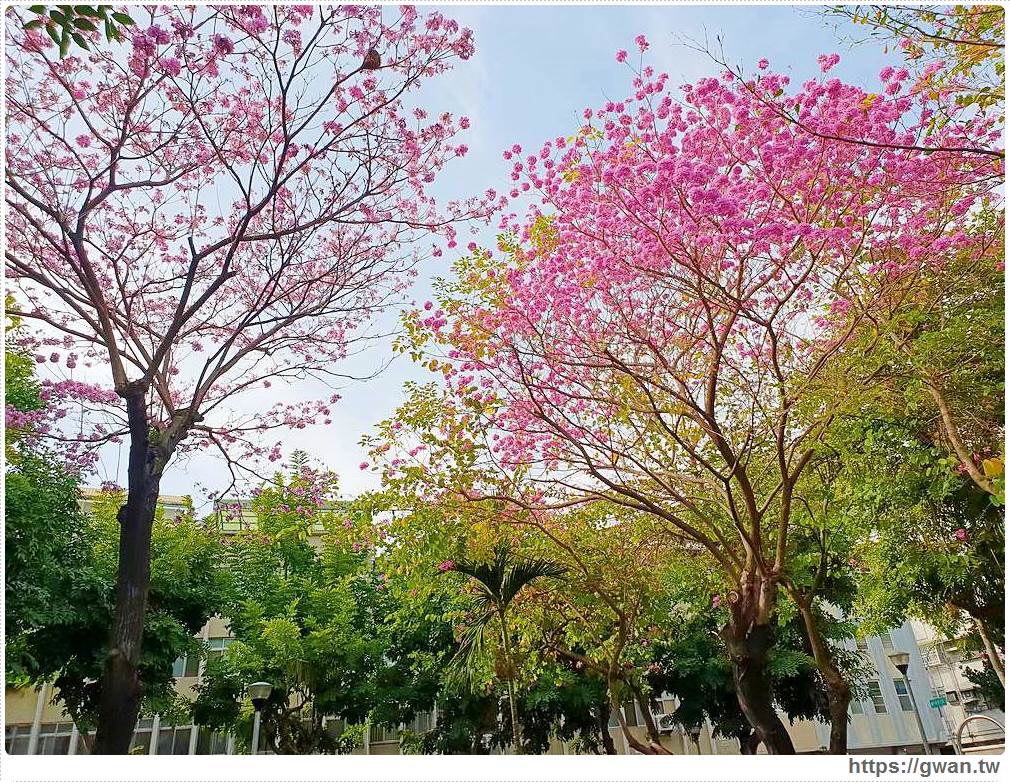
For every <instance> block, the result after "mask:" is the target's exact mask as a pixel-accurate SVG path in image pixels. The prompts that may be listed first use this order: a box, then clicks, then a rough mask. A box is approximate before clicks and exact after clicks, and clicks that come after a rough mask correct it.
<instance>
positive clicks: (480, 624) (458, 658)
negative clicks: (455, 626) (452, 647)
mask: <svg viewBox="0 0 1010 782" xmlns="http://www.w3.org/2000/svg"><path fill="white" fill-rule="evenodd" d="M496 618H497V617H496V616H495V613H494V610H493V609H491V610H487V611H485V612H484V613H483V614H481V615H480V616H478V617H477V618H476V619H474V620H473V621H471V622H470V623H468V624H467V625H466V627H465V628H464V629H463V634H462V636H461V638H460V645H459V648H458V649H457V650H456V653H455V654H454V655H453V656H452V658H451V659H450V660H449V665H448V674H447V676H446V682H447V683H448V684H449V685H450V686H454V687H462V688H463V689H466V690H471V691H472V690H474V683H475V682H476V680H477V678H478V676H479V675H480V673H481V669H482V665H483V663H484V662H485V661H486V660H487V659H488V657H487V648H488V633H489V632H494V627H493V625H494V622H495V620H496Z"/></svg>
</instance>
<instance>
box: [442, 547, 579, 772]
mask: <svg viewBox="0 0 1010 782" xmlns="http://www.w3.org/2000/svg"><path fill="white" fill-rule="evenodd" d="M450 569H451V570H454V571H456V572H457V573H462V574H463V575H465V576H469V577H470V578H471V579H473V582H474V583H475V584H476V585H477V589H476V591H475V592H474V595H473V603H474V616H473V618H472V619H471V620H470V621H469V622H468V624H467V628H466V631H465V634H464V637H463V644H462V646H461V648H460V651H459V652H458V654H457V656H456V657H455V658H454V662H455V663H456V664H457V665H458V666H459V668H460V669H461V670H462V671H464V675H466V676H470V675H472V671H473V668H474V666H475V665H476V664H477V661H478V660H479V659H480V658H482V657H484V656H485V654H486V653H487V650H488V646H489V644H488V634H489V632H491V631H492V628H494V630H496V631H497V636H498V640H500V641H501V654H502V665H501V672H502V678H504V679H505V682H506V686H507V688H508V697H509V712H510V714H511V717H512V735H513V741H514V744H515V748H516V751H517V752H523V751H524V750H525V745H524V742H523V736H522V727H521V725H520V722H519V711H518V703H517V694H516V676H517V669H516V658H515V655H514V653H513V647H512V644H513V641H512V630H511V628H510V626H509V608H510V606H511V605H512V602H513V600H515V598H516V597H517V596H518V595H519V593H520V591H522V589H523V588H524V587H526V586H528V585H530V584H531V583H533V582H534V581H536V580H537V579H540V578H557V577H560V576H561V575H563V574H564V572H565V571H564V568H562V567H561V566H559V565H558V564H557V563H555V562H550V561H548V560H544V559H526V558H523V557H521V556H517V555H516V554H515V552H513V551H512V550H511V549H509V548H508V547H507V546H504V545H501V546H499V547H498V548H497V549H496V551H495V552H494V556H493V558H492V559H491V560H490V561H488V562H480V561H466V560H462V561H458V562H454V563H452V564H451V566H450Z"/></svg>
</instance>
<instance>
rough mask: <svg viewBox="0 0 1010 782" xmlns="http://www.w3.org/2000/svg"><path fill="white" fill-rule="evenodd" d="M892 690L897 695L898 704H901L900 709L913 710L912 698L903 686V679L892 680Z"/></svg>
mask: <svg viewBox="0 0 1010 782" xmlns="http://www.w3.org/2000/svg"><path fill="white" fill-rule="evenodd" d="M894 691H895V692H896V693H897V695H898V705H899V706H901V710H902V711H913V710H914V709H913V707H912V698H911V696H910V695H909V694H908V688H907V687H906V686H905V680H904V679H895V680H894Z"/></svg>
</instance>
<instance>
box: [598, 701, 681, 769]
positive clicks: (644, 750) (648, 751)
mask: <svg viewBox="0 0 1010 782" xmlns="http://www.w3.org/2000/svg"><path fill="white" fill-rule="evenodd" d="M608 689H609V690H610V708H611V709H612V710H613V712H614V715H615V716H616V717H617V722H618V724H619V725H620V726H621V732H622V733H623V734H624V738H625V739H627V741H628V746H629V747H631V748H632V749H633V750H635V751H636V752H640V753H641V754H643V755H672V754H673V753H672V752H670V751H669V750H667V749H666V748H665V747H657V746H656V745H654V744H652V742H650V743H648V744H645V743H643V742H641V741H639V740H638V737H637V736H635V734H634V733H632V732H631V728H629V727H628V721H627V720H626V719H625V718H624V711H623V710H622V709H621V703H620V701H619V700H618V698H617V694H616V693H617V690H616V689H615V687H614V685H613V683H611V684H609V685H608Z"/></svg>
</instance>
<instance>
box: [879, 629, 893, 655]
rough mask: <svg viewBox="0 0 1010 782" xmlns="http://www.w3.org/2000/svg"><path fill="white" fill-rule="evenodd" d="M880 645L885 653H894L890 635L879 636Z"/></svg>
mask: <svg viewBox="0 0 1010 782" xmlns="http://www.w3.org/2000/svg"><path fill="white" fill-rule="evenodd" d="M880 643H881V644H883V646H884V651H885V652H893V651H894V639H893V638H891V634H890V633H884V634H883V635H881V636H880Z"/></svg>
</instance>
